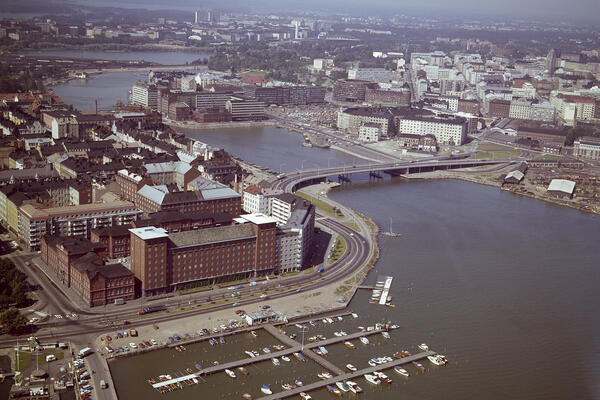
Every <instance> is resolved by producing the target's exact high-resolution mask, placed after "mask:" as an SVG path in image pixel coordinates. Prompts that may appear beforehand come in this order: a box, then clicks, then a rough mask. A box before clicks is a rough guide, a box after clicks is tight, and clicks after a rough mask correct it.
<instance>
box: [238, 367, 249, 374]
mask: <svg viewBox="0 0 600 400" xmlns="http://www.w3.org/2000/svg"><path fill="white" fill-rule="evenodd" d="M237 370H238V371H240V373H242V375H248V370H247V369H246V368H244V367H238V369H237Z"/></svg>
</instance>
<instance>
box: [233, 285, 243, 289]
mask: <svg viewBox="0 0 600 400" xmlns="http://www.w3.org/2000/svg"><path fill="white" fill-rule="evenodd" d="M243 287H244V285H237V286H236V287H235V288H236V289H241V288H243Z"/></svg>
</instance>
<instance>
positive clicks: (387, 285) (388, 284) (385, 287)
mask: <svg viewBox="0 0 600 400" xmlns="http://www.w3.org/2000/svg"><path fill="white" fill-rule="evenodd" d="M393 279H394V278H393V277H392V276H386V277H385V281H384V283H383V290H382V291H381V297H380V298H379V304H380V305H382V306H384V305H385V303H386V302H387V298H388V295H389V294H390V288H391V287H392V280H393ZM377 281H378V282H379V279H378V280H377Z"/></svg>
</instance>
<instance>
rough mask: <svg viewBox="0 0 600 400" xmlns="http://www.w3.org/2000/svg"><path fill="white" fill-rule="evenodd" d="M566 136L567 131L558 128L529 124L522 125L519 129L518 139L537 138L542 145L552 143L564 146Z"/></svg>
mask: <svg viewBox="0 0 600 400" xmlns="http://www.w3.org/2000/svg"><path fill="white" fill-rule="evenodd" d="M566 137H567V132H565V131H561V130H557V129H548V128H537V127H528V126H520V127H519V128H518V129H517V139H526V140H537V141H538V142H539V143H540V145H544V144H550V145H556V146H562V145H563V144H564V143H565V139H566Z"/></svg>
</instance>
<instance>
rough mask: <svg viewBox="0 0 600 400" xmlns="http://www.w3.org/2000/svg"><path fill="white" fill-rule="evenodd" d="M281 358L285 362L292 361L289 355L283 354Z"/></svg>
mask: <svg viewBox="0 0 600 400" xmlns="http://www.w3.org/2000/svg"><path fill="white" fill-rule="evenodd" d="M281 359H282V360H283V361H285V362H290V361H292V360H291V359H290V358H289V357H288V356H281Z"/></svg>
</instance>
